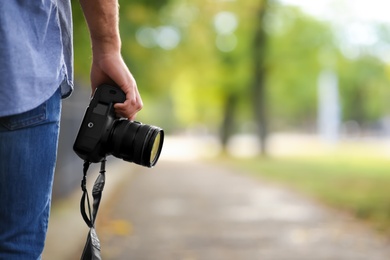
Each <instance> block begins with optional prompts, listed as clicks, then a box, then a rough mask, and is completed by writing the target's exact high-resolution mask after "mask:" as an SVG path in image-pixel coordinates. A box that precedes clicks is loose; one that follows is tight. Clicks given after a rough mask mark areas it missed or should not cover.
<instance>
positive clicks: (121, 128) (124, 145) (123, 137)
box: [108, 120, 164, 167]
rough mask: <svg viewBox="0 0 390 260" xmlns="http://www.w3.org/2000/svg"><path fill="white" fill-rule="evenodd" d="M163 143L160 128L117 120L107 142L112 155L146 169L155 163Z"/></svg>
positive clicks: (162, 133)
mask: <svg viewBox="0 0 390 260" xmlns="http://www.w3.org/2000/svg"><path fill="white" fill-rule="evenodd" d="M163 142H164V131H163V130H162V129H161V128H159V127H156V126H150V125H145V124H142V123H139V122H136V121H128V120H118V121H117V122H116V123H115V124H114V126H113V131H112V134H111V137H110V138H109V140H108V143H109V146H110V147H111V153H112V155H114V156H116V157H118V158H122V159H123V160H125V161H128V162H133V163H136V164H139V165H142V166H146V167H153V166H154V165H155V164H156V163H157V161H158V158H159V157H160V153H161V149H162V145H163Z"/></svg>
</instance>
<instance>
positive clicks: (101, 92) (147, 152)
mask: <svg viewBox="0 0 390 260" xmlns="http://www.w3.org/2000/svg"><path fill="white" fill-rule="evenodd" d="M125 100H126V96H125V93H124V92H123V91H122V90H121V89H120V88H118V87H116V86H112V85H106V84H104V85H101V86H99V87H98V88H97V89H96V91H95V93H94V96H93V98H92V100H91V102H90V104H89V106H88V108H87V111H86V112H85V115H84V119H83V121H82V123H81V126H80V130H79V133H78V135H77V138H76V141H75V143H74V146H73V149H74V151H75V152H76V154H77V155H78V156H79V157H80V158H81V159H83V160H85V161H89V162H93V163H97V162H101V161H102V160H104V158H105V157H106V156H107V155H110V154H112V155H114V156H115V157H117V158H121V159H123V160H125V161H128V162H134V163H136V164H139V165H142V166H146V167H153V166H154V165H155V164H156V163H157V161H158V158H159V156H160V153H161V149H162V145H163V141H164V131H163V130H162V129H161V128H159V127H156V126H151V125H145V124H142V123H140V122H136V121H129V120H127V119H124V118H119V117H117V115H116V113H115V109H114V104H116V103H123V102H125Z"/></svg>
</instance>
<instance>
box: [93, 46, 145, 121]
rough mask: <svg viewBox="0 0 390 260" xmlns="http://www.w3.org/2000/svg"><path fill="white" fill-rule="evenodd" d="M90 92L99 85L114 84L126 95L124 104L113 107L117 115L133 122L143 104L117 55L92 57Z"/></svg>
mask: <svg viewBox="0 0 390 260" xmlns="http://www.w3.org/2000/svg"><path fill="white" fill-rule="evenodd" d="M91 83H92V91H94V90H95V89H96V88H97V87H98V86H99V85H101V84H104V83H106V84H115V85H117V86H118V87H120V88H121V89H122V90H123V92H125V94H126V101H125V102H124V103H117V104H115V105H114V108H115V111H116V113H117V114H118V115H120V116H122V117H125V118H128V119H129V120H134V119H135V117H136V115H137V112H138V111H140V110H141V109H142V106H143V103H142V99H141V96H140V94H139V92H138V88H137V83H136V81H135V79H134V77H133V75H132V74H131V73H130V71H129V69H128V68H127V66H126V64H125V63H124V61H123V59H122V57H121V56H120V55H119V54H118V53H113V54H104V55H101V54H98V53H95V54H94V55H93V62H92V68H91Z"/></svg>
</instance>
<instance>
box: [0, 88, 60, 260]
mask: <svg viewBox="0 0 390 260" xmlns="http://www.w3.org/2000/svg"><path fill="white" fill-rule="evenodd" d="M60 114H61V93H60V91H59V90H58V91H57V92H56V93H55V94H54V95H53V96H52V97H51V98H50V99H49V100H47V101H46V102H44V103H43V104H42V105H40V106H39V107H37V108H35V109H33V110H31V111H28V112H25V113H22V114H18V115H13V116H7V117H0V259H1V260H19V259H20V260H35V259H40V258H41V254H42V251H43V247H44V242H45V237H46V231H47V226H48V220H49V213H50V203H51V193H52V184H53V177H54V167H55V162H56V157H57V144H58V134H59V120H60Z"/></svg>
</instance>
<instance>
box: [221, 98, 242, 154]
mask: <svg viewBox="0 0 390 260" xmlns="http://www.w3.org/2000/svg"><path fill="white" fill-rule="evenodd" d="M237 100H238V97H237V95H235V94H234V93H232V92H230V93H229V94H228V96H227V98H226V104H225V109H224V110H225V111H224V118H223V122H222V127H221V131H220V138H221V144H222V147H223V149H224V150H226V145H227V143H228V141H229V138H230V137H231V136H232V134H233V132H234V123H235V122H234V111H235V110H236V106H237Z"/></svg>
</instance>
